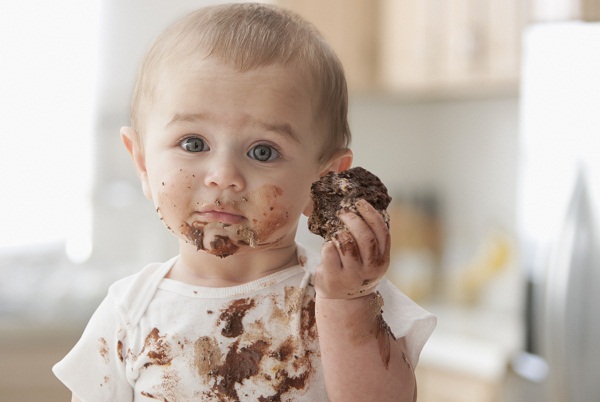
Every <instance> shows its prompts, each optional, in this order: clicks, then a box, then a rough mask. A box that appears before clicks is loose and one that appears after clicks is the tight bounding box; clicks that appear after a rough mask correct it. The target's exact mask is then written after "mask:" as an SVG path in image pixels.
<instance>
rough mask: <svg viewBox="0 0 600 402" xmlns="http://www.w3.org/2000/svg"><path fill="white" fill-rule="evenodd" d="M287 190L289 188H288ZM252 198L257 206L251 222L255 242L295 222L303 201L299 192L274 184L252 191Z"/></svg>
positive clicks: (302, 206)
mask: <svg viewBox="0 0 600 402" xmlns="http://www.w3.org/2000/svg"><path fill="white" fill-rule="evenodd" d="M288 191H289V190H288ZM251 197H252V200H253V201H254V202H255V205H256V206H257V209H256V214H255V215H254V218H253V221H252V222H251V227H252V235H254V236H255V239H254V240H255V241H256V242H257V243H263V242H266V241H268V240H271V241H273V240H274V239H272V238H271V237H272V236H273V235H274V233H276V232H277V231H278V230H280V229H284V228H287V227H288V225H289V224H292V223H294V224H295V222H296V219H297V218H298V217H299V216H300V214H301V212H302V210H303V208H304V205H305V202H303V201H302V200H303V199H304V198H303V195H302V194H300V193H299V192H288V193H285V192H284V190H283V189H282V188H281V187H279V186H276V185H265V186H263V187H261V188H260V189H259V190H257V191H256V192H254V193H253V194H252V195H251ZM304 197H305V195H304Z"/></svg>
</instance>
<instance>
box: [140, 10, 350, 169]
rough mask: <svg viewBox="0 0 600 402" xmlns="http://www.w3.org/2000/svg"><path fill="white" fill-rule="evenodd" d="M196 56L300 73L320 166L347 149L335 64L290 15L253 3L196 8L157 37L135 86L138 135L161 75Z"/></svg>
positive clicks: (344, 102)
mask: <svg viewBox="0 0 600 402" xmlns="http://www.w3.org/2000/svg"><path fill="white" fill-rule="evenodd" d="M198 52H203V53H204V55H205V57H216V58H217V59H219V60H220V61H223V62H225V63H228V64H230V65H232V66H233V67H234V68H236V69H237V70H238V71H240V72H243V71H249V70H252V69H255V68H259V67H263V66H268V65H271V64H281V65H284V66H290V67H294V68H297V69H300V70H301V71H303V72H306V73H307V74H308V78H309V79H310V80H311V81H312V82H311V85H312V88H313V89H314V90H315V93H316V103H315V107H314V113H315V118H316V121H317V122H319V123H321V124H320V125H319V127H323V129H324V130H325V131H326V137H327V138H325V139H324V149H323V151H322V154H321V156H320V162H326V161H327V160H329V159H330V158H331V157H332V156H334V155H335V153H336V152H338V151H339V150H340V149H346V148H347V147H348V146H349V145H350V139H351V134H350V128H349V126H348V90H347V85H346V78H345V76H344V70H343V67H342V65H341V63H340V61H339V59H338V58H337V56H336V55H335V53H334V52H333V50H332V49H331V47H330V46H329V45H328V44H327V43H326V42H325V40H324V39H323V37H322V36H321V35H320V33H319V32H318V31H317V30H316V28H315V27H314V26H313V25H312V24H310V23H309V22H307V21H306V20H304V19H302V18H301V17H300V16H298V15H296V14H295V13H292V12H290V11H287V10H284V9H281V8H278V7H275V6H271V5H266V4H258V3H241V4H227V5H218V6H209V7H205V8H201V9H199V10H197V11H195V12H193V13H191V14H189V15H187V16H186V17H184V18H182V19H181V20H179V21H178V22H176V23H175V24H173V25H171V26H170V27H169V28H168V29H167V30H166V31H164V32H163V33H162V34H161V35H160V36H158V38H157V39H156V40H155V41H154V44H153V45H152V46H151V47H150V50H149V51H148V53H147V54H146V56H145V58H144V61H143V62H142V65H141V67H140V70H139V72H138V77H137V81H136V84H135V89H134V94H133V100H132V107H131V123H132V126H133V127H134V128H135V129H136V131H137V132H138V133H140V134H138V135H140V136H142V132H143V131H144V127H143V124H142V122H141V121H142V120H143V118H142V115H143V111H144V109H145V108H147V107H148V104H149V103H150V102H152V101H153V100H154V99H156V97H157V96H158V94H157V89H158V81H159V78H158V77H159V75H160V74H159V72H160V71H161V69H163V68H165V67H166V66H168V64H169V62H171V61H173V60H175V59H177V58H178V57H182V56H183V57H189V56H191V55H196V54H198ZM139 140H141V138H140V139H139Z"/></svg>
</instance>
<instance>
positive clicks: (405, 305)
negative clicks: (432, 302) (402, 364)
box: [378, 278, 437, 367]
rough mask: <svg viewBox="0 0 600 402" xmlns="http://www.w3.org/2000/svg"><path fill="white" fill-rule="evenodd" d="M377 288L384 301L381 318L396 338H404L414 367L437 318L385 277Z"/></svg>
mask: <svg viewBox="0 0 600 402" xmlns="http://www.w3.org/2000/svg"><path fill="white" fill-rule="evenodd" d="M378 290H379V292H380V293H381V296H382V297H383V301H384V305H383V318H384V319H385V321H386V323H387V324H388V325H389V326H390V328H391V330H392V332H393V334H394V336H395V337H396V338H397V339H399V338H404V339H405V340H406V346H407V349H408V358H409V359H410V361H411V363H412V365H413V367H416V365H417V363H418V362H419V356H420V354H421V350H423V346H425V343H426V342H427V340H428V339H429V337H430V336H431V333H432V332H433V330H434V328H435V326H436V323H437V319H436V317H435V316H434V315H433V314H431V313H429V312H428V311H426V310H425V309H423V308H422V307H421V306H419V305H418V304H417V303H415V302H414V301H412V300H411V299H410V298H409V297H408V296H406V295H405V294H404V293H402V292H401V291H400V290H399V289H398V288H397V287H396V286H394V285H393V284H392V283H391V282H390V281H389V280H388V279H386V278H384V279H383V280H382V281H381V282H380V284H379V286H378Z"/></svg>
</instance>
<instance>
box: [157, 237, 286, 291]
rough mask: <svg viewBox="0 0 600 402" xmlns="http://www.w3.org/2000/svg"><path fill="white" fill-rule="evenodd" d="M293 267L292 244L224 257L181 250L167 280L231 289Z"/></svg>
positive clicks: (184, 248) (183, 248) (187, 249)
mask: <svg viewBox="0 0 600 402" xmlns="http://www.w3.org/2000/svg"><path fill="white" fill-rule="evenodd" d="M295 265H298V257H297V254H296V245H295V244H290V245H287V246H283V247H278V248H269V249H266V250H253V249H251V250H248V251H245V250H240V252H239V253H236V254H234V255H231V256H228V257H224V258H221V257H217V256H214V255H211V254H209V253H207V252H206V251H197V250H193V249H192V250H190V249H189V248H188V247H182V249H181V250H180V256H179V259H178V260H177V261H176V263H175V264H174V266H173V268H172V269H171V271H169V273H168V274H167V276H166V277H167V278H169V279H173V280H176V281H179V282H184V283H187V284H190V285H193V286H204V287H230V286H238V285H243V284H245V283H248V282H252V281H254V280H257V279H260V278H262V277H265V276H267V275H271V274H274V273H276V272H279V271H281V270H284V269H286V268H289V267H292V266H295Z"/></svg>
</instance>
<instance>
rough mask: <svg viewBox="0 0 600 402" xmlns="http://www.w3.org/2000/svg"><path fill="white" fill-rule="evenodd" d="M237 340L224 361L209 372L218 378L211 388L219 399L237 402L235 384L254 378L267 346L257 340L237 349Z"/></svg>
mask: <svg viewBox="0 0 600 402" xmlns="http://www.w3.org/2000/svg"><path fill="white" fill-rule="evenodd" d="M239 342H240V341H239V339H238V340H236V341H235V342H234V343H233V345H232V346H231V347H230V348H229V352H228V353H227V356H225V361H224V362H223V363H222V364H220V365H219V366H218V367H216V368H215V369H214V370H212V371H211V372H210V375H213V376H218V377H219V378H220V379H219V381H218V382H217V383H216V384H215V385H214V386H213V391H214V392H215V394H216V395H220V396H221V397H223V396H226V397H229V398H230V399H231V400H233V401H236V402H237V401H239V400H240V398H239V396H238V393H237V390H236V384H241V383H242V382H243V381H244V380H245V379H248V378H250V377H252V376H255V375H257V374H258V373H259V371H260V361H261V360H262V358H263V356H264V353H265V350H266V349H267V348H268V346H269V344H268V343H267V342H265V341H263V340H258V341H256V342H254V343H251V344H250V345H248V346H244V347H241V348H240V347H239Z"/></svg>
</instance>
